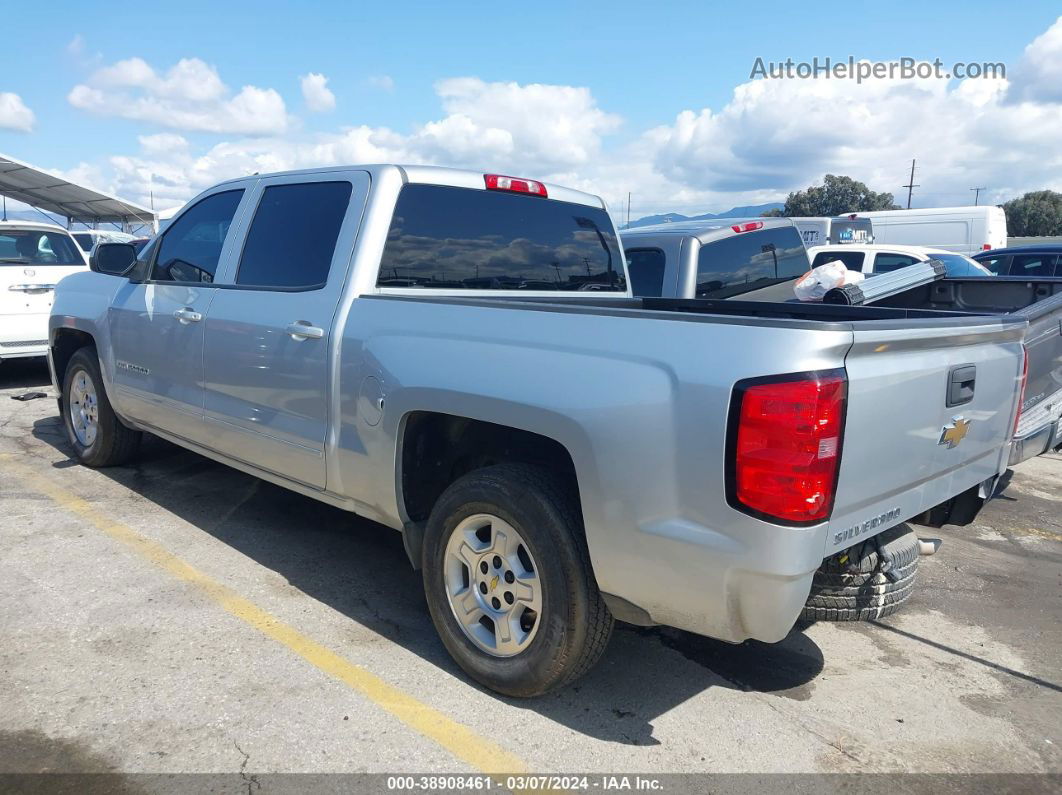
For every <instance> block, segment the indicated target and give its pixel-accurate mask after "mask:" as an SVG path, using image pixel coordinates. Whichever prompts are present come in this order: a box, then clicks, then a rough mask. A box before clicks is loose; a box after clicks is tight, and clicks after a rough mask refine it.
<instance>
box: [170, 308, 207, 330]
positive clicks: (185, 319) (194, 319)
mask: <svg viewBox="0 0 1062 795" xmlns="http://www.w3.org/2000/svg"><path fill="white" fill-rule="evenodd" d="M173 316H174V317H175V318H177V319H178V320H179V321H181V323H183V324H184V325H186V326H187V325H188V324H189V323H198V322H199V321H200V320H202V319H203V316H202V315H201V314H200V313H199V312H196V311H195V310H194V309H192V308H190V307H187V306H186V307H184V308H183V309H178V310H177V311H175V312H174V313H173Z"/></svg>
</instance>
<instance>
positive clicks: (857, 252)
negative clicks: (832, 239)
mask: <svg viewBox="0 0 1062 795" xmlns="http://www.w3.org/2000/svg"><path fill="white" fill-rule="evenodd" d="M808 256H809V257H810V258H811V267H813V268H817V267H818V266H819V265H824V264H825V263H827V262H831V261H833V260H840V261H841V262H843V263H844V265H845V267H846V268H848V270H851V271H860V272H862V273H865V274H867V275H868V276H870V275H873V274H875V273H891V272H892V271H897V270H899V269H900V268H905V267H907V266H908V265H914V264H915V263H916V262H926V261H927V260H931V259H935V260H939V261H940V262H943V263H944V268H945V270H946V271H947V274H948V276H949V277H952V278H963V277H970V276H973V277H976V276H992V275H993V274H992V271H990V270H988V268H986V267H984V266H983V265H979V264H978V263H977V262H975V261H974V260H973V259H971V258H970V257H967V256H966V255H965V254H956V253H955V252H953V251H945V250H944V249H942V248H924V247H922V246H899V245H892V244H885V243H882V244H875V245H868V246H862V245H853V246H812V247H811V248H809V249H808Z"/></svg>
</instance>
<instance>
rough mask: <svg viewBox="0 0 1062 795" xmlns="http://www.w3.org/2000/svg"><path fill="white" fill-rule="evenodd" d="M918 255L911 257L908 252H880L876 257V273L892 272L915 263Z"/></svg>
mask: <svg viewBox="0 0 1062 795" xmlns="http://www.w3.org/2000/svg"><path fill="white" fill-rule="evenodd" d="M918 261H919V260H918V258H917V257H909V256H908V255H906V254H883V253H881V252H878V254H877V255H876V256H875V257H874V273H890V272H891V271H898V270H899V269H900V268H906V267H907V266H908V265H914V264H915V263H916V262H918Z"/></svg>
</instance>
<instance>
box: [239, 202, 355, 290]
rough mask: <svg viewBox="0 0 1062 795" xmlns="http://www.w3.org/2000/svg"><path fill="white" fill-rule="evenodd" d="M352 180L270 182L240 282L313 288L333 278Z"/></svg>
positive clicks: (243, 261) (242, 262)
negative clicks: (282, 183) (334, 256)
mask: <svg viewBox="0 0 1062 795" xmlns="http://www.w3.org/2000/svg"><path fill="white" fill-rule="evenodd" d="M351 187H352V186H351V184H350V183H349V182H307V183H301V184H296V185H270V186H269V187H267V188H266V189H265V191H264V192H263V193H262V199H261V201H260V202H259V203H258V209H257V210H256V211H255V214H254V220H253V221H252V222H251V228H250V231H248V233H247V242H246V243H245V244H244V246H243V254H242V255H241V256H240V269H239V271H238V272H237V274H236V284H241V285H246V286H252V287H263V288H268V287H274V288H281V289H313V288H316V287H323V286H324V284H325V282H326V281H328V270H329V268H330V267H331V265H332V255H333V254H335V250H336V240H337V239H338V238H339V228H340V227H341V226H342V225H343V218H344V216H346V214H347V205H348V204H350V192H351Z"/></svg>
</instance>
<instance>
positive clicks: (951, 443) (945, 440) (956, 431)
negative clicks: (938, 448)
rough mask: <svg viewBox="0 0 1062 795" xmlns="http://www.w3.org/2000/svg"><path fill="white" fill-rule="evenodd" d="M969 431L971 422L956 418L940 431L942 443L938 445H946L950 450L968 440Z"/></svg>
mask: <svg viewBox="0 0 1062 795" xmlns="http://www.w3.org/2000/svg"><path fill="white" fill-rule="evenodd" d="M968 430H970V421H969V420H964V419H963V418H962V417H955V418H953V419H952V421H951V422H949V423H948V424H947V425H945V426H944V427H943V428H941V429H940V441H939V442H937V444H946V445H947V446H948V449H949V450H950V449H952V448H953V447H955V446H956V445H958V443H959V442H961V441H962V440H963V439H965V438H966V432H967V431H968Z"/></svg>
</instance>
